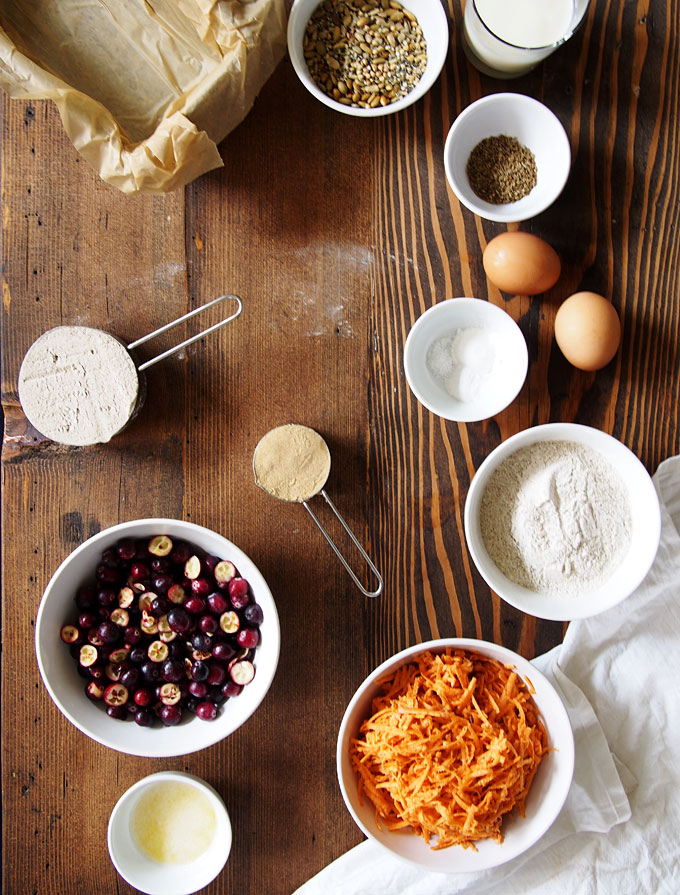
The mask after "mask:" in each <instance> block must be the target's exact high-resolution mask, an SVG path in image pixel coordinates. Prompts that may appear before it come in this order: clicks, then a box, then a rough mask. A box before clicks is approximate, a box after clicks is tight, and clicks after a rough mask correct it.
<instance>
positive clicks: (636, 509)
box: [465, 423, 661, 621]
mask: <svg viewBox="0 0 680 895" xmlns="http://www.w3.org/2000/svg"><path fill="white" fill-rule="evenodd" d="M660 533H661V511H660V509H659V500H658V497H657V494H656V490H655V488H654V484H653V482H652V480H651V478H650V475H649V473H648V472H647V470H646V469H645V467H644V466H643V464H642V463H641V462H640V460H639V459H638V458H637V457H636V456H635V454H633V452H632V451H630V450H629V449H628V448H627V447H626V446H625V445H624V444H623V443H622V442H620V441H619V440H618V439H616V438H614V437H612V436H611V435H608V434H607V433H606V432H602V431H601V430H600V429H595V428H592V427H591V426H583V425H579V424H576V423H547V424H545V425H540V426H534V427H532V428H530V429H525V430H523V431H522V432H518V433H517V434H515V435H513V436H511V437H510V438H508V439H507V440H506V441H504V442H503V443H502V444H500V445H499V446H498V447H497V448H495V449H494V450H493V451H492V452H491V453H490V454H489V456H488V457H487V458H486V460H484V462H483V463H482V464H481V465H480V467H479V469H478V470H477V472H476V474H475V476H474V478H473V480H472V482H471V484H470V488H469V490H468V495H467V499H466V501H465V539H466V541H467V546H468V549H469V551H470V554H471V556H472V559H473V561H474V563H475V565H476V566H477V569H478V570H479V572H480V574H481V576H482V578H484V580H485V581H486V583H487V584H488V585H489V587H490V588H491V589H492V590H493V591H495V592H496V593H497V594H498V596H499V597H501V598H502V599H503V600H505V602H506V603H509V604H510V605H511V606H514V607H515V608H517V609H521V610H522V611H523V612H526V613H528V614H529V615H533V616H535V617H536V618H544V619H551V620H554V621H571V620H572V619H577V618H588V617H590V616H592V615H597V614H599V613H600V612H604V611H605V610H607V609H612V608H613V607H614V606H617V605H618V604H619V603H620V602H621V601H622V600H624V599H625V598H626V597H627V596H628V595H629V594H631V593H632V592H633V591H634V590H635V589H636V588H637V586H638V585H639V584H640V583H641V582H642V580H643V579H644V578H645V576H646V575H647V572H648V571H649V569H650V568H651V565H652V563H653V561H654V557H655V556H656V552H657V549H658V546H659V537H660Z"/></svg>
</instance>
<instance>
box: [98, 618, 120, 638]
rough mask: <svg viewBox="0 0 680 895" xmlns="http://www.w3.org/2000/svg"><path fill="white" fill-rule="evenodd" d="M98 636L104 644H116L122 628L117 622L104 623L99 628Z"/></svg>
mask: <svg viewBox="0 0 680 895" xmlns="http://www.w3.org/2000/svg"><path fill="white" fill-rule="evenodd" d="M97 636H98V637H99V639H100V640H101V641H102V642H103V643H115V642H116V641H117V640H118V638H119V637H120V628H119V627H118V625H117V624H116V623H115V622H110V621H106V622H102V623H101V625H99V627H98V628H97Z"/></svg>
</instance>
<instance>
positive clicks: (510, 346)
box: [404, 298, 529, 422]
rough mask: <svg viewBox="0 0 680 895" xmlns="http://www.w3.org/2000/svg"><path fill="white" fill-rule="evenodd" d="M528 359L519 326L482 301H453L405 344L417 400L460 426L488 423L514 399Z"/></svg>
mask: <svg viewBox="0 0 680 895" xmlns="http://www.w3.org/2000/svg"><path fill="white" fill-rule="evenodd" d="M528 363H529V356H528V352H527V345H526V342H525V340H524V336H523V335H522V332H521V330H520V328H519V327H518V326H517V324H516V323H515V321H514V320H513V319H512V317H510V315H509V314H507V313H506V312H505V311H504V310H503V309H502V308H500V307H498V306H497V305H494V304H491V303H490V302H488V301H484V300H482V299H479V298H450V299H447V300H446V301H442V302H439V303H438V304H436V305H433V306H432V307H431V308H429V309H428V310H427V311H425V313H424V314H422V315H421V316H420V317H419V318H418V320H416V322H415V324H414V325H413V327H412V329H411V331H410V333H409V334H408V337H407V339H406V344H405V345H404V370H405V373H406V380H407V382H408V384H409V386H410V388H411V391H412V392H413V394H414V395H415V396H416V398H417V399H418V400H419V401H420V403H421V404H423V405H424V406H425V407H427V409H428V410H431V411H432V412H433V413H436V414H437V415H438V416H441V417H443V418H444V419H447V420H455V421H457V422H475V421H478V420H485V419H489V417H492V416H495V414H497V413H500V412H501V410H504V409H505V408H506V407H507V406H508V405H509V404H511V403H512V401H514V399H515V398H516V397H517V395H518V394H519V392H520V389H521V388H522V385H523V384H524V380H525V379H526V374H527V368H528Z"/></svg>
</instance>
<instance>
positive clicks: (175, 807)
mask: <svg viewBox="0 0 680 895" xmlns="http://www.w3.org/2000/svg"><path fill="white" fill-rule="evenodd" d="M216 827H217V823H216V820H215V812H214V811H213V808H212V805H211V804H210V800H209V799H208V797H207V796H206V795H205V794H204V793H202V792H201V791H200V790H199V789H196V787H194V786H191V785H190V784H187V783H171V782H165V783H156V784H155V785H153V786H150V787H149V788H148V789H146V790H145V791H144V792H143V793H142V795H141V796H140V797H139V799H138V800H137V803H136V805H135V806H134V808H133V810H132V814H131V818H130V832H131V834H132V838H133V840H134V842H135V843H136V845H137V847H138V848H139V850H140V851H141V852H142V854H143V855H145V856H146V857H147V858H151V860H152V861H157V862H158V863H159V864H190V863H191V862H192V861H195V860H196V859H197V858H199V857H200V856H201V855H202V854H203V853H204V852H205V851H206V850H207V849H208V847H209V846H210V844H211V843H212V841H213V839H214V838H215V830H216Z"/></svg>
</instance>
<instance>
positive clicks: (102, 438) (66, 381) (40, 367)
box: [18, 295, 242, 446]
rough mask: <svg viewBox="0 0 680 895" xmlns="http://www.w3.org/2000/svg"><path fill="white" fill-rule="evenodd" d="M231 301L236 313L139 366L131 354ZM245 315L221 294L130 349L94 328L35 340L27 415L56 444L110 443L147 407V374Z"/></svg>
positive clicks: (27, 376)
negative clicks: (214, 307) (198, 315)
mask: <svg viewBox="0 0 680 895" xmlns="http://www.w3.org/2000/svg"><path fill="white" fill-rule="evenodd" d="M226 299H232V300H233V301H235V302H236V303H237V309H236V311H235V312H234V313H233V314H231V315H230V316H228V317H226V318H223V319H222V320H220V321H218V322H217V323H215V324H213V325H212V326H209V327H208V328H207V329H204V330H202V331H201V332H199V333H197V334H196V335H194V336H191V337H190V338H188V339H185V340H184V341H183V342H181V343H180V344H179V345H175V346H174V347H172V348H169V349H168V350H167V351H163V352H162V353H161V354H158V355H156V357H152V358H150V359H149V360H147V361H145V362H144V363H142V364H139V365H137V364H136V362H135V360H134V358H133V356H132V354H131V352H132V351H133V350H134V349H135V348H137V347H138V346H139V345H143V344H144V343H145V342H148V341H149V340H150V339H153V338H155V337H156V336H159V335H161V334H162V333H164V332H166V331H167V330H169V329H171V328H172V327H174V326H178V325H179V324H180V323H184V322H185V321H186V320H189V319H190V318H191V317H195V316H196V315H197V314H200V313H202V312H203V311H206V310H207V309H208V308H211V307H212V306H213V305H216V304H218V303H219V302H223V301H225V300H226ZM241 310H242V304H241V299H240V298H239V297H238V296H236V295H220V296H219V297H218V298H214V299H212V301H209V302H207V303H206V304H204V305H201V307H199V308H195V309H194V310H193V311H189V312H188V313H187V314H183V315H182V316H181V317H178V318H177V320H173V321H171V322H170V323H166V324H165V325H164V326H161V327H159V328H158V329H156V330H154V331H153V332H151V333H148V335H146V336H142V337H141V338H140V339H137V340H136V341H134V342H131V343H130V344H129V345H125V343H124V342H122V341H121V340H120V339H118V338H117V337H116V336H114V335H112V334H111V333H107V332H106V331H105V330H102V329H96V328H95V327H91V326H57V327H54V329H50V330H48V331H47V332H45V333H43V334H42V336H40V337H39V338H38V339H36V340H35V342H34V343H33V344H32V345H31V347H30V348H29V349H28V351H27V352H26V356H25V357H24V360H23V362H22V364H21V369H20V371H19V383H18V385H19V400H20V402H21V406H22V408H23V411H24V413H25V415H26V417H27V419H28V420H29V422H30V423H31V425H33V426H34V427H35V428H36V429H37V430H38V432H40V433H41V434H42V435H44V436H45V437H46V438H49V439H51V440H52V441H56V442H60V443H61V444H71V445H79V446H85V445H92V444H100V443H103V442H107V441H109V440H110V439H111V438H113V436H114V435H117V434H118V433H119V432H121V431H122V430H123V429H124V428H125V427H126V426H127V425H128V424H129V423H130V421H131V420H132V419H133V418H134V417H135V416H136V415H137V413H138V412H139V409H140V407H141V406H142V404H143V403H144V398H145V396H146V381H145V377H144V370H146V369H148V368H149V367H151V366H152V365H153V364H156V363H158V361H160V360H163V359H164V358H166V357H169V356H170V355H171V354H176V353H177V352H178V351H181V350H182V349H183V348H186V347H187V346H188V345H191V344H192V342H195V341H197V339H202V338H203V337H204V336H206V335H208V334H209V333H211V332H214V331H215V330H216V329H219V328H220V327H221V326H224V325H225V324H227V323H229V322H230V321H231V320H234V319H235V318H236V317H238V315H239V314H240V313H241Z"/></svg>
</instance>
